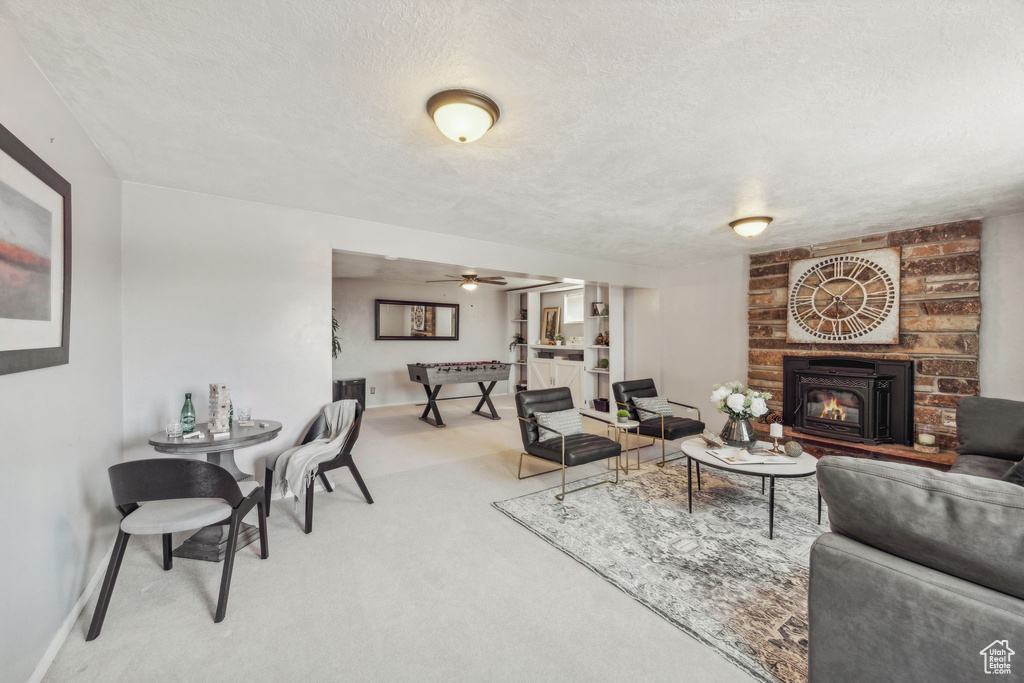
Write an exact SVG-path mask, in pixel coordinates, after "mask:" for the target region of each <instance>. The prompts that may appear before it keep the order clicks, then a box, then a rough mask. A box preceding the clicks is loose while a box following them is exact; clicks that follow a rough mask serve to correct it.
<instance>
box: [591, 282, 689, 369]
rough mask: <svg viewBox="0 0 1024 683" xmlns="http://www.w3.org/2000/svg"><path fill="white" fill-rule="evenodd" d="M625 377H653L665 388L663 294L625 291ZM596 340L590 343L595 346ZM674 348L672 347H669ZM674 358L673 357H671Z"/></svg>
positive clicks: (637, 290) (630, 289)
mask: <svg viewBox="0 0 1024 683" xmlns="http://www.w3.org/2000/svg"><path fill="white" fill-rule="evenodd" d="M624 298H625V304H624V306H623V308H624V311H625V320H624V324H625V340H624V341H625V352H626V353H625V356H626V357H625V364H626V366H625V374H624V377H625V378H626V379H643V378H645V377H653V378H654V381H655V383H656V384H657V385H658V386H659V387H660V386H661V385H662V378H661V364H662V353H663V349H662V346H663V344H666V340H665V339H663V338H662V336H661V335H662V319H661V292H660V291H659V290H657V289H641V288H635V287H631V288H628V289H626V291H625V297H624ZM592 342H593V340H590V341H588V342H587V343H588V344H590V343H592ZM668 346H669V349H671V348H672V346H671V344H669V345H668ZM672 357H673V359H674V358H675V356H674V354H673V355H672Z"/></svg>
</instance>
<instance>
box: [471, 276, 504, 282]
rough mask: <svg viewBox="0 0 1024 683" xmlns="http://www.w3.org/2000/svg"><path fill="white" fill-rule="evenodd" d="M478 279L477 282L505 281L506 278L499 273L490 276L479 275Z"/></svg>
mask: <svg viewBox="0 0 1024 683" xmlns="http://www.w3.org/2000/svg"><path fill="white" fill-rule="evenodd" d="M476 281H477V282H504V281H505V278H503V277H501V276H499V275H492V276H489V277H478V278H477V279H476Z"/></svg>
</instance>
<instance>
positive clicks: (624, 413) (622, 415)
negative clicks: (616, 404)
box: [615, 410, 629, 422]
mask: <svg viewBox="0 0 1024 683" xmlns="http://www.w3.org/2000/svg"><path fill="white" fill-rule="evenodd" d="M615 416H616V417H617V418H619V422H629V411H628V410H620V411H619V412H617V413H615Z"/></svg>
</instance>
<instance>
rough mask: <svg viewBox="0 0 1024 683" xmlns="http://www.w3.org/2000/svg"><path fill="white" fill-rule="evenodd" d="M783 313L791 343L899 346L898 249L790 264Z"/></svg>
mask: <svg viewBox="0 0 1024 683" xmlns="http://www.w3.org/2000/svg"><path fill="white" fill-rule="evenodd" d="M787 309H788V310H787V315H786V337H787V339H788V340H789V341H790V342H794V343H804V344H812V343H818V344H821V343H824V344H830V343H831V344H849V343H855V344H898V343H899V341H900V248H899V247H889V248H885V249H872V250H871V251H859V252H855V253H850V254H841V255H837V256H825V257H819V258H810V259H803V260H800V261H793V262H792V263H790V264H789V302H788V306H787Z"/></svg>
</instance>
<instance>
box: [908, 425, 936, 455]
mask: <svg viewBox="0 0 1024 683" xmlns="http://www.w3.org/2000/svg"><path fill="white" fill-rule="evenodd" d="M915 431H916V432H917V434H916V436H915V437H914V450H915V451H917V452H919V453H933V454H934V453H938V452H939V446H938V444H937V443H936V439H935V430H934V428H933V427H932V426H931V425H917V427H916V430H915Z"/></svg>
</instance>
